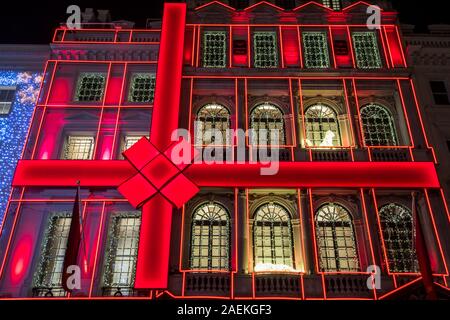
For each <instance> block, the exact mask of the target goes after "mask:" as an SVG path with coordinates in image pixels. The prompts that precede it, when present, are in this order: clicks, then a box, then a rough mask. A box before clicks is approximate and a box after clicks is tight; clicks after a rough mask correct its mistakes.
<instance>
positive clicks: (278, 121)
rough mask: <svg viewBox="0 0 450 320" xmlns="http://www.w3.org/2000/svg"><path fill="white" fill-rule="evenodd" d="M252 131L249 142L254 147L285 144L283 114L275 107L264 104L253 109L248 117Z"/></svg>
mask: <svg viewBox="0 0 450 320" xmlns="http://www.w3.org/2000/svg"><path fill="white" fill-rule="evenodd" d="M250 126H251V129H252V130H253V132H252V136H251V140H252V145H254V146H268V145H272V144H273V143H272V141H274V142H275V143H274V144H275V145H279V146H283V145H285V144H286V132H285V124H284V114H283V111H281V109H280V108H278V107H277V106H275V105H273V104H270V103H265V104H261V105H259V106H257V107H255V108H254V109H253V111H252V113H251V116H250Z"/></svg>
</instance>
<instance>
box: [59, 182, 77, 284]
mask: <svg viewBox="0 0 450 320" xmlns="http://www.w3.org/2000/svg"><path fill="white" fill-rule="evenodd" d="M80 243H81V214H80V187H79V186H78V189H77V194H76V196H75V203H74V205H73V212H72V221H71V224H70V231H69V237H68V239H67V248H66V254H65V257H64V265H63V275H62V286H63V288H64V290H65V291H67V292H71V291H72V290H71V289H69V288H68V283H67V282H68V279H69V277H70V276H71V275H72V274H70V273H67V270H68V268H69V267H70V266H76V265H77V264H78V251H79V249H80Z"/></svg>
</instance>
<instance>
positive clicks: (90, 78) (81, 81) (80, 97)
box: [75, 73, 106, 102]
mask: <svg viewBox="0 0 450 320" xmlns="http://www.w3.org/2000/svg"><path fill="white" fill-rule="evenodd" d="M105 82H106V76H105V74H103V73H82V74H80V77H79V78H78V84H77V91H76V94H75V101H78V102H100V101H101V100H102V99H103V95H104V92H105Z"/></svg>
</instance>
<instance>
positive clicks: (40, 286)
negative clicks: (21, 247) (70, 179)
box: [33, 213, 72, 297]
mask: <svg viewBox="0 0 450 320" xmlns="http://www.w3.org/2000/svg"><path fill="white" fill-rule="evenodd" d="M71 221H72V218H71V217H70V214H69V213H60V214H55V215H53V216H52V217H51V218H50V221H49V224H48V227H47V231H46V233H45V237H44V241H43V244H42V249H41V260H40V264H39V267H38V271H37V273H36V275H35V279H34V292H33V294H34V295H35V296H58V297H61V296H65V294H66V293H65V292H64V289H63V288H62V284H61V281H62V272H63V266H64V258H65V254H66V248H67V240H68V237H69V231H70V224H71Z"/></svg>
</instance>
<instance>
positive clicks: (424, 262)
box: [413, 195, 437, 300]
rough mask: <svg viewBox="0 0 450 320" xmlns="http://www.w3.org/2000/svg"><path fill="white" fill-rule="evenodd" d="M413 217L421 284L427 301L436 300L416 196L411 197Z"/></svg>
mask: <svg viewBox="0 0 450 320" xmlns="http://www.w3.org/2000/svg"><path fill="white" fill-rule="evenodd" d="M413 216H414V221H415V225H416V253H417V260H418V262H419V268H420V273H421V275H422V280H423V284H424V285H425V292H426V298H427V300H437V294H436V291H435V286H434V282H433V270H431V260H430V256H429V253H428V248H427V245H426V241H425V235H424V232H423V228H422V223H421V221H420V216H419V212H418V209H417V199H416V195H413Z"/></svg>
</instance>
